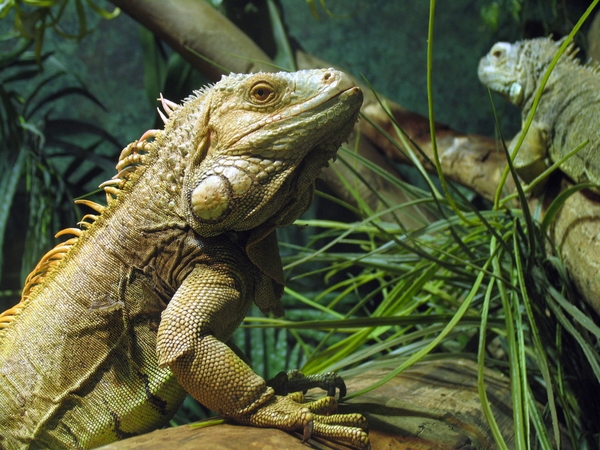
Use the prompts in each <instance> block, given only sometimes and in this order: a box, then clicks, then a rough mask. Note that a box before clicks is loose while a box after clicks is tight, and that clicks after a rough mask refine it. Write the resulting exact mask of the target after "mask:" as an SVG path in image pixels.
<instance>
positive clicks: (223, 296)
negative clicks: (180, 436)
mask: <svg viewBox="0 0 600 450" xmlns="http://www.w3.org/2000/svg"><path fill="white" fill-rule="evenodd" d="M234 272H235V271H234V270H232V269H231V266H230V265H219V264H212V263H211V264H210V265H201V266H198V267H196V268H195V269H194V270H193V271H192V272H191V273H190V274H189V275H188V276H187V278H186V279H185V280H184V282H183V283H182V285H181V286H180V287H179V289H178V290H177V292H176V293H175V295H174V296H173V298H172V299H171V301H170V302H169V305H168V306H167V308H166V309H165V311H164V312H163V314H162V318H161V324H160V327H159V330H158V336H157V354H158V361H159V364H160V365H161V366H163V367H164V366H169V367H170V368H171V370H172V371H173V373H174V374H175V376H176V377H177V380H178V381H179V383H180V384H181V385H182V386H183V387H184V389H186V391H187V392H188V393H190V394H191V395H192V396H193V397H194V398H195V399H196V400H198V401H199V402H200V403H202V404H203V405H205V406H206V407H208V408H210V409H211V410H213V411H215V412H217V413H219V414H221V415H223V416H226V417H230V418H232V419H234V420H235V421H237V422H239V423H243V424H248V425H253V426H259V427H273V428H280V429H283V430H302V431H303V433H304V437H305V439H307V438H308V437H310V435H311V433H312V434H315V435H318V436H322V437H325V438H329V439H334V440H343V441H346V442H349V443H350V444H352V445H355V446H357V447H359V448H368V446H369V443H368V436H367V433H366V432H365V431H364V430H363V429H362V427H364V426H366V421H365V420H364V418H362V416H360V415H359V414H350V415H331V416H323V415H321V414H329V413H331V412H333V411H334V410H335V409H336V407H337V403H336V401H335V398H333V397H325V398H323V399H321V400H318V401H315V402H307V403H301V402H302V401H303V396H302V394H293V395H289V396H279V395H275V391H274V390H273V388H271V387H268V386H267V385H266V383H265V381H264V380H263V379H262V378H261V377H259V376H258V375H256V374H255V373H254V372H253V371H252V369H250V367H249V366H248V365H247V364H246V363H245V362H244V361H243V360H242V359H241V358H240V357H238V356H237V355H236V354H235V352H234V351H233V350H232V349H231V348H229V347H228V346H227V345H226V344H225V343H224V342H223V340H227V339H228V338H229V336H230V335H231V333H232V332H233V330H235V328H237V326H238V325H239V323H240V322H241V320H242V319H243V317H244V315H245V314H246V311H247V310H248V307H249V306H250V303H251V302H252V298H251V294H253V293H254V292H253V289H248V285H249V284H250V281H248V280H247V279H246V278H245V277H244V272H243V271H241V270H240V271H239V272H238V273H234ZM247 272H248V271H247V270H246V273H247ZM249 291H250V292H249Z"/></svg>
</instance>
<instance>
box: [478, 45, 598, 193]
mask: <svg viewBox="0 0 600 450" xmlns="http://www.w3.org/2000/svg"><path fill="white" fill-rule="evenodd" d="M560 44H561V42H555V41H553V40H552V39H550V38H537V39H531V40H525V41H520V42H516V43H514V44H510V43H507V42H498V43H496V44H494V46H493V47H492V49H491V50H490V52H489V53H488V54H487V55H486V56H485V57H483V58H482V59H481V62H480V64H479V70H478V74H479V79H480V80H481V82H482V83H483V84H485V85H486V86H488V87H489V88H490V89H491V90H493V91H496V92H499V93H501V94H503V95H504V96H506V97H507V98H508V99H509V100H510V101H511V102H512V103H514V104H515V105H517V106H519V107H520V108H521V109H522V111H523V112H522V117H523V121H525V119H526V118H527V116H528V114H529V112H530V110H531V108H532V106H533V101H534V97H535V94H536V91H537V89H538V87H539V86H540V85H541V81H542V78H543V76H544V74H545V73H546V70H547V69H548V66H549V65H550V63H551V61H552V59H553V58H554V57H555V56H556V55H557V52H558V50H559V47H560ZM576 53H577V52H576V51H575V50H574V49H573V46H572V45H570V46H569V47H567V50H566V51H565V53H564V54H563V55H561V57H560V59H559V60H558V63H557V64H556V66H555V67H554V69H553V70H552V72H551V74H550V77H549V79H548V82H547V83H546V85H545V88H544V91H543V93H542V96H541V98H540V102H539V105H538V107H537V109H536V112H535V116H534V118H533V122H532V124H531V127H530V128H529V131H528V132H527V135H526V136H525V139H524V141H523V144H522V146H521V148H520V149H519V153H518V154H517V156H516V158H515V161H514V165H515V169H516V170H517V173H518V174H519V176H521V177H522V178H523V179H524V180H525V181H526V182H531V181H532V180H533V179H534V178H535V177H537V176H538V175H540V174H541V173H542V172H543V171H544V170H545V169H546V168H547V167H548V165H549V163H551V162H557V161H559V160H560V159H562V158H563V157H566V156H567V155H568V154H569V153H570V152H571V151H574V150H576V149H577V148H580V147H582V146H583V147H582V148H581V150H579V152H577V153H576V154H574V155H573V156H571V157H569V158H568V159H567V160H566V161H564V162H563V163H562V164H561V166H560V168H561V170H562V171H563V172H564V173H565V174H567V175H568V176H569V177H570V178H571V179H573V180H574V181H575V182H577V183H585V182H591V183H595V184H600V73H599V71H598V67H597V65H596V64H585V65H582V64H580V63H579V61H578V60H577V59H575V58H574V56H575V54H576ZM518 138H519V135H517V136H516V137H515V138H514V139H513V140H512V143H511V145H513V146H514V145H515V144H516V142H517V140H518Z"/></svg>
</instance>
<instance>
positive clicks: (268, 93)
mask: <svg viewBox="0 0 600 450" xmlns="http://www.w3.org/2000/svg"><path fill="white" fill-rule="evenodd" d="M250 96H251V97H252V99H253V100H254V101H256V102H257V103H268V102H270V101H271V100H273V98H274V97H275V90H274V89H273V87H272V86H271V85H270V84H268V83H265V82H260V83H258V84H255V85H254V86H252V89H250Z"/></svg>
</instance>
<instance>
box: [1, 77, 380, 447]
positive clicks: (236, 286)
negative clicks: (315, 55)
mask: <svg viewBox="0 0 600 450" xmlns="http://www.w3.org/2000/svg"><path fill="white" fill-rule="evenodd" d="M162 102H163V107H164V109H165V111H166V113H167V115H168V118H167V117H164V120H165V128H164V130H160V131H158V130H151V131H149V132H147V133H145V134H144V136H142V138H141V139H140V140H139V141H136V142H133V143H132V144H130V145H129V146H127V147H126V148H125V150H123V153H122V154H121V158H120V160H119V163H118V164H117V170H118V172H119V173H118V174H117V175H116V176H115V177H114V178H113V179H112V180H110V181H108V182H106V183H103V185H102V187H104V189H105V191H106V193H107V200H108V205H107V206H106V207H103V206H100V205H98V204H95V203H92V202H89V201H80V203H82V204H84V205H87V206H89V207H91V208H92V209H93V210H94V212H93V213H90V214H87V215H86V216H85V217H84V218H83V219H82V221H81V222H80V223H79V224H80V227H81V228H72V229H68V230H65V231H64V232H61V233H59V234H72V235H74V237H72V238H71V239H68V240H67V241H66V242H64V243H62V244H59V245H58V246H57V247H55V248H54V249H53V250H51V251H50V252H49V253H48V254H46V256H44V258H43V259H42V261H40V263H39V264H38V266H37V267H36V268H35V269H34V271H33V272H32V273H31V275H30V276H29V277H28V279H27V281H26V285H25V288H24V290H23V298H22V301H21V303H19V304H18V305H17V306H15V307H14V308H12V309H10V310H9V311H6V312H5V313H4V314H2V315H0V448H3V449H21V448H52V449H59V448H93V447H96V446H99V445H102V444H105V443H109V442H112V441H114V440H117V439H122V438H125V437H128V436H132V435H136V434H140V433H144V432H147V431H150V430H153V429H155V428H157V427H160V426H162V425H164V424H165V423H167V422H168V420H169V419H170V418H171V417H172V416H173V414H174V413H175V411H176V410H177V408H178V407H179V405H180V404H181V402H182V400H183V398H184V396H185V395H186V392H188V393H190V394H191V395H193V396H194V397H195V398H196V399H198V400H199V401H200V402H202V403H203V404H204V405H205V406H207V407H209V408H210V409H212V410H214V411H216V412H218V413H220V414H222V415H224V416H227V417H230V418H233V419H234V420H236V421H237V422H240V423H245V424H251V425H256V426H265V427H277V428H281V429H285V430H303V431H304V435H305V437H308V436H310V434H311V432H312V433H313V434H315V435H319V436H324V437H327V438H333V439H340V440H343V441H346V442H348V443H350V444H352V445H355V446H358V447H363V448H366V447H368V445H369V444H368V437H367V434H366V432H365V431H364V428H365V427H366V422H365V420H364V419H363V418H362V416H360V415H329V416H323V415H320V414H329V413H330V412H332V411H333V410H334V409H335V407H336V403H335V399H334V398H333V397H325V398H324V399H322V400H320V401H317V402H309V403H304V404H303V403H301V396H300V397H299V396H298V395H291V396H280V395H275V392H274V390H273V388H271V387H268V386H267V385H266V383H265V381H264V380H263V379H262V378H261V377H259V376H258V375H256V374H255V373H254V372H253V371H252V370H251V369H250V368H249V367H248V366H247V365H246V363H245V362H244V360H243V359H242V358H240V357H239V356H238V355H237V354H236V352H234V350H232V347H230V346H228V345H227V341H228V340H229V338H230V337H231V335H232V333H233V331H234V330H235V329H236V328H237V327H238V325H239V324H240V323H241V321H242V319H243V318H244V316H245V314H246V312H247V311H248V308H249V307H250V305H251V304H252V303H253V302H254V303H256V304H257V305H258V306H259V307H260V308H261V310H262V311H264V312H269V311H271V312H273V313H274V314H276V315H281V314H282V313H283V308H282V306H281V303H280V297H281V294H282V290H283V282H284V281H283V273H282V268H281V260H280V258H279V252H278V247H277V240H276V237H275V228H276V227H279V226H284V225H288V224H291V223H292V222H293V221H294V220H295V219H296V218H298V217H299V216H300V214H302V213H303V212H304V211H305V210H306V209H307V208H308V206H309V205H310V203H311V201H312V196H313V191H314V183H315V178H316V177H317V175H318V174H319V171H320V170H321V168H323V167H324V166H326V165H327V164H328V161H329V160H330V159H331V158H332V157H333V156H334V155H335V153H336V151H337V149H338V147H339V146H340V145H341V143H342V142H343V141H344V140H346V139H347V137H348V135H349V133H350V132H351V130H352V128H353V125H354V123H355V122H356V119H357V115H358V111H359V108H360V105H361V102H362V94H361V92H360V90H359V89H358V88H357V87H355V86H354V84H353V83H352V82H351V81H350V79H349V78H348V77H347V76H346V75H344V74H343V73H341V72H338V71H335V70H332V69H329V70H311V71H301V72H296V73H278V74H255V75H230V76H227V77H223V79H222V80H221V81H220V82H218V83H216V84H215V85H214V86H212V87H210V88H207V89H204V90H202V91H198V92H196V93H194V95H192V96H191V97H189V98H188V99H186V100H185V102H184V103H183V104H182V105H176V104H174V103H172V102H169V101H166V100H163V101H162ZM305 381H309V382H310V381H316V382H317V383H320V384H323V383H324V384H325V387H327V388H328V389H329V392H330V395H332V394H333V393H334V392H335V388H336V386H337V387H339V388H340V391H341V390H342V389H343V384H341V383H340V380H339V378H336V377H335V376H332V375H328V376H325V377H317V378H316V380H312V379H310V378H309V379H308V380H306V379H301V380H300V381H299V384H297V385H296V386H298V388H299V389H304V388H305V387H306V386H305V385H304V384H303V383H304V382H305ZM309 384H310V383H309Z"/></svg>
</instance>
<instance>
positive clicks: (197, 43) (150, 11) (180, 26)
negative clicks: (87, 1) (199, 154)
mask: <svg viewBox="0 0 600 450" xmlns="http://www.w3.org/2000/svg"><path fill="white" fill-rule="evenodd" d="M110 1H111V2H112V3H114V4H115V5H116V6H118V7H119V8H121V9H122V10H123V11H124V12H126V13H127V14H129V15H130V16H131V17H133V18H134V19H135V20H137V21H138V22H139V23H141V24H142V25H143V26H145V27H146V28H148V29H149V30H150V31H152V32H153V33H154V34H155V35H156V36H158V37H160V38H161V39H163V40H164V41H165V42H166V43H167V44H169V45H170V46H171V48H173V50H175V51H176V52H177V53H179V54H180V55H181V56H183V57H184V58H185V59H186V60H187V61H189V62H190V63H191V64H192V65H193V66H194V67H195V68H196V69H197V70H198V71H200V72H201V73H202V74H204V75H205V76H206V77H208V78H209V79H211V80H213V81H217V80H219V79H220V78H221V75H222V74H223V73H225V72H223V71H221V70H220V69H219V68H217V67H216V66H215V65H213V64H211V63H210V62H208V61H206V60H204V59H202V58H200V57H198V56H197V55H194V54H193V53H192V52H191V51H190V50H189V49H192V50H194V51H195V52H196V53H199V54H201V55H202V56H204V57H205V58H207V59H209V60H210V61H214V62H215V63H217V64H218V65H220V66H223V67H225V68H227V69H228V70H230V71H231V72H234V73H250V72H259V71H263V72H270V71H273V70H274V69H273V66H271V65H269V64H268V63H269V62H271V61H270V59H269V57H268V56H267V55H266V53H265V52H263V51H262V50H261V49H260V48H259V47H258V46H257V45H256V44H255V43H254V42H253V41H252V39H250V38H249V37H248V36H246V35H245V34H244V33H243V32H242V31H241V30H240V29H239V28H238V27H236V26H235V25H234V24H233V23H232V22H231V21H230V20H229V19H227V18H226V17H224V16H223V15H222V14H220V13H219V12H218V11H217V10H215V9H214V8H213V7H212V6H210V5H209V4H208V2H205V1H199V0H173V1H170V0H169V1H156V0H110ZM261 61H264V62H266V63H267V64H265V63H261Z"/></svg>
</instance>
